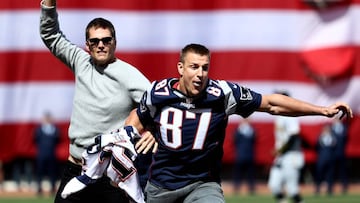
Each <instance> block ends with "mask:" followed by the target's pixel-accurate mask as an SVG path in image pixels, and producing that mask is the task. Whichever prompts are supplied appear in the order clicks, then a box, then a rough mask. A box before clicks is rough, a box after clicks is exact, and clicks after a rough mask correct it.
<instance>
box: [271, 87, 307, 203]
mask: <svg viewBox="0 0 360 203" xmlns="http://www.w3.org/2000/svg"><path fill="white" fill-rule="evenodd" d="M276 93H278V94H282V95H284V96H289V93H288V92H287V91H276ZM274 135H275V151H274V155H275V159H274V161H273V165H272V167H271V169H270V174H269V180H268V187H269V188H270V190H271V192H272V194H273V196H274V198H275V200H276V202H277V203H283V202H287V197H290V198H291V199H292V201H293V202H294V203H301V202H303V198H302V195H301V194H300V186H299V185H300V175H301V169H302V168H303V166H304V162H305V161H304V154H303V152H302V149H301V137H300V123H299V121H298V119H297V118H295V117H285V116H277V117H276V118H275V131H274Z"/></svg>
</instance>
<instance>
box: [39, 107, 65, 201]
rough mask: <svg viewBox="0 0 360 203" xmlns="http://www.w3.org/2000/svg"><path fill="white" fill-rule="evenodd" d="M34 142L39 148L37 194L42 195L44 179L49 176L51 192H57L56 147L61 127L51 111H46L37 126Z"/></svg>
mask: <svg viewBox="0 0 360 203" xmlns="http://www.w3.org/2000/svg"><path fill="white" fill-rule="evenodd" d="M34 142H35V145H36V148H37V154H36V182H37V194H38V195H42V194H43V192H44V190H43V188H42V181H43V179H44V178H45V177H46V176H48V177H49V181H50V192H51V194H55V191H56V187H55V186H56V185H55V184H56V180H57V174H58V172H57V169H58V167H57V166H58V162H57V157H56V147H57V145H58V144H59V142H60V129H59V128H58V127H57V126H56V125H55V124H54V121H53V117H52V115H51V113H50V112H45V113H44V117H43V118H42V122H41V124H40V125H38V126H37V127H36V128H35V131H34Z"/></svg>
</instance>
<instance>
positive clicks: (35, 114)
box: [0, 82, 74, 123]
mask: <svg viewBox="0 0 360 203" xmlns="http://www.w3.org/2000/svg"><path fill="white" fill-rule="evenodd" d="M73 94H74V84H73V82H59V83H56V82H51V83H12V84H6V83H5V84H4V83H3V84H1V83H0V107H1V114H0V123H19V122H20V123H21V122H31V121H40V119H41V118H42V117H43V114H44V112H45V111H50V112H51V113H52V114H53V115H54V117H55V119H56V120H58V121H69V120H70V114H71V110H72V99H73Z"/></svg>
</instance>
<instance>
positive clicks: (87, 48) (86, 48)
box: [85, 42, 90, 52]
mask: <svg viewBox="0 0 360 203" xmlns="http://www.w3.org/2000/svg"><path fill="white" fill-rule="evenodd" d="M85 45H86V46H85V50H86V51H87V52H90V47H89V43H88V42H86V43H85Z"/></svg>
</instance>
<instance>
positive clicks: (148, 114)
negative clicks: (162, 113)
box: [136, 82, 156, 126]
mask: <svg viewBox="0 0 360 203" xmlns="http://www.w3.org/2000/svg"><path fill="white" fill-rule="evenodd" d="M155 85H156V82H153V83H152V84H151V86H150V88H148V89H147V90H146V91H145V92H144V94H143V96H142V98H141V100H140V102H139V106H138V108H137V110H136V113H137V115H138V117H139V120H140V122H141V124H142V125H143V126H149V125H152V124H153V116H154V114H155V111H156V107H155V106H154V105H153V104H152V101H151V92H152V90H153V89H154V87H155Z"/></svg>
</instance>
